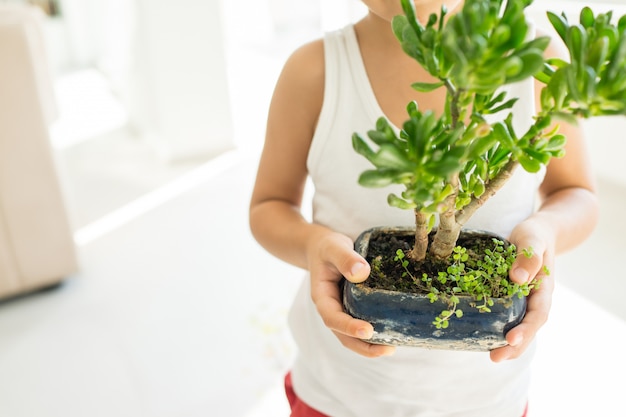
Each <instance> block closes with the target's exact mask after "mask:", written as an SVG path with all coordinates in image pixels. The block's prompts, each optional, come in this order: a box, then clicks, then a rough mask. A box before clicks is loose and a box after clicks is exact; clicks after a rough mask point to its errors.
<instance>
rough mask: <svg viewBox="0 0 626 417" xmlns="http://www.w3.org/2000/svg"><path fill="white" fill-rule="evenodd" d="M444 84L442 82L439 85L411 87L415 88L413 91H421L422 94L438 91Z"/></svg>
mask: <svg viewBox="0 0 626 417" xmlns="http://www.w3.org/2000/svg"><path fill="white" fill-rule="evenodd" d="M443 84H444V82H443V81H440V82H438V83H413V84H411V87H413V89H414V90H416V91H419V92H422V93H428V92H430V91H433V90H436V89H438V88H439V87H441V86H442V85H443Z"/></svg>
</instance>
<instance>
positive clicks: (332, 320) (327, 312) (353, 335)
mask: <svg viewBox="0 0 626 417" xmlns="http://www.w3.org/2000/svg"><path fill="white" fill-rule="evenodd" d="M311 295H312V297H313V302H314V303H315V306H316V308H317V311H318V313H319V315H320V316H321V317H322V320H323V321H324V324H325V325H326V327H328V328H329V329H331V330H332V331H333V332H334V333H335V335H336V336H337V338H338V339H339V341H340V342H341V343H342V344H343V345H344V346H345V347H346V348H348V349H350V350H352V351H354V352H356V353H358V354H361V355H363V356H366V357H369V358H373V357H378V356H384V355H390V354H391V353H393V352H394V350H395V349H394V348H393V347H390V346H382V345H373V344H371V343H367V342H365V341H363V340H361V339H369V338H370V337H372V335H373V333H374V328H373V327H372V325H371V324H370V323H368V322H366V321H364V320H359V319H355V318H354V317H352V316H350V315H349V314H346V313H345V312H344V311H343V306H342V304H341V301H340V298H339V290H338V287H337V283H336V282H333V281H326V282H320V283H317V284H316V286H315V290H313V289H312V291H311Z"/></svg>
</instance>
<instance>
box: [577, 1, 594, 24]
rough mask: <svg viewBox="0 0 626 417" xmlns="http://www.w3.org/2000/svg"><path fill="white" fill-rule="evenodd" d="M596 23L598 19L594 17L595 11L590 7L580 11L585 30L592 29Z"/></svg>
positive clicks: (581, 22)
mask: <svg viewBox="0 0 626 417" xmlns="http://www.w3.org/2000/svg"><path fill="white" fill-rule="evenodd" d="M595 22H596V19H595V17H593V11H592V10H591V9H590V8H589V7H588V6H585V7H583V9H582V10H581V11H580V24H581V25H583V26H584V27H585V28H590V27H592V26H593V24H594V23H595Z"/></svg>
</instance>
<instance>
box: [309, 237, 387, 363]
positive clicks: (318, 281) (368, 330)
mask: <svg viewBox="0 0 626 417" xmlns="http://www.w3.org/2000/svg"><path fill="white" fill-rule="evenodd" d="M307 252H308V253H307V258H308V262H309V272H310V274H311V297H312V299H313V302H314V303H315V306H316V308H317V311H318V313H319V315H320V316H321V317H322V320H323V321H324V324H326V326H327V327H328V328H329V329H330V330H332V331H333V333H334V334H335V336H337V338H338V339H339V341H340V342H341V343H342V344H343V345H344V346H345V347H346V348H348V349H350V350H352V351H354V352H356V353H358V354H360V355H363V356H366V357H370V358H374V357H379V356H386V355H391V354H393V352H394V351H395V348H394V347H392V346H383V345H374V344H371V343H367V342H365V341H363V340H362V339H369V338H371V337H372V334H373V332H374V328H373V327H372V325H371V324H370V323H368V322H366V321H363V320H359V319H355V318H353V317H352V316H350V315H348V314H346V313H345V312H344V311H343V305H342V301H341V291H340V288H339V285H340V284H341V278H342V276H343V277H345V278H346V279H347V280H349V281H351V282H363V281H365V280H366V279H367V277H368V276H369V273H370V266H369V264H368V263H367V261H366V260H365V259H363V257H361V256H360V255H359V254H358V253H356V252H355V251H354V249H353V243H352V241H351V240H350V238H348V237H347V236H345V235H342V234H339V233H335V232H329V233H324V234H322V235H321V236H319V237H316V238H314V239H312V242H311V243H310V244H309V245H308V249H307Z"/></svg>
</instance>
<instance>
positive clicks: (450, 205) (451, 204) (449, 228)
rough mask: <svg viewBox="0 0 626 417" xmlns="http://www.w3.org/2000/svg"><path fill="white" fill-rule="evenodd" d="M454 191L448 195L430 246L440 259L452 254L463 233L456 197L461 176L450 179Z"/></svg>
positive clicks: (434, 254) (431, 252) (431, 251)
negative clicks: (457, 213) (458, 219)
mask: <svg viewBox="0 0 626 417" xmlns="http://www.w3.org/2000/svg"><path fill="white" fill-rule="evenodd" d="M450 185H452V187H453V188H454V192H453V193H451V194H450V195H449V196H448V197H446V199H445V201H444V204H445V205H446V210H445V211H444V212H443V213H441V214H440V215H439V227H438V228H437V233H435V237H434V238H433V243H432V245H431V247H430V254H431V255H433V256H434V257H436V258H439V259H445V258H447V257H448V256H450V255H451V254H452V251H453V250H454V247H455V246H456V241H457V239H458V238H459V234H460V233H461V226H462V225H461V224H459V223H458V221H457V219H456V215H455V214H456V204H455V202H456V198H457V195H458V193H459V176H458V174H457V175H455V176H454V177H453V178H452V179H451V180H450Z"/></svg>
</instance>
